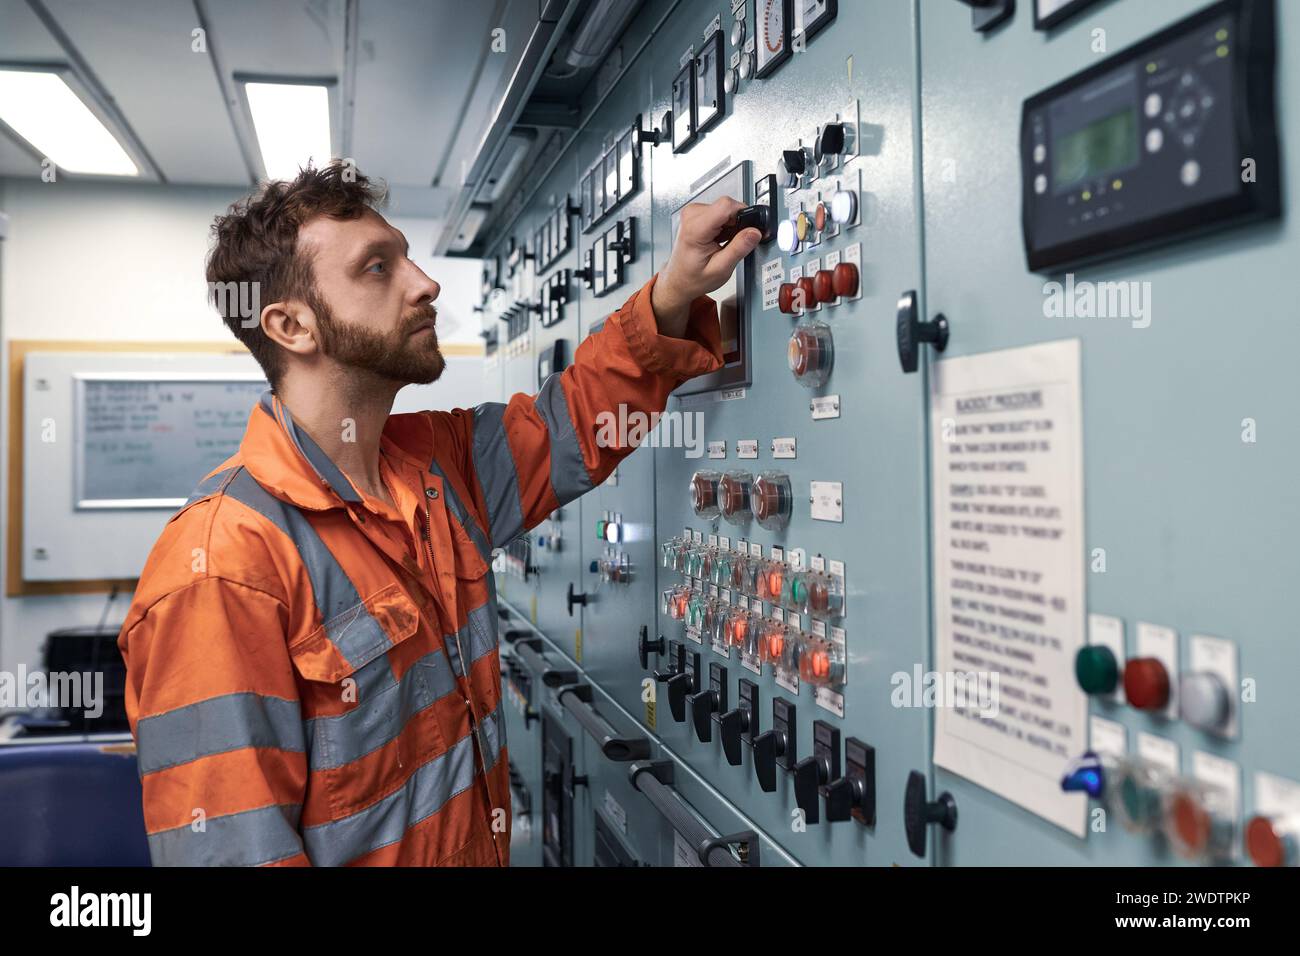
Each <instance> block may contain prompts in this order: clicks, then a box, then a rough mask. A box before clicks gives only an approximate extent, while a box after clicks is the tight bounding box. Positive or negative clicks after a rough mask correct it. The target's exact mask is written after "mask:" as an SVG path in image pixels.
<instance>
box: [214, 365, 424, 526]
mask: <svg viewBox="0 0 1300 956" xmlns="http://www.w3.org/2000/svg"><path fill="white" fill-rule="evenodd" d="M392 423H393V418H392V417H390V418H389V425H391V424H392ZM389 425H385V426H384V433H383V435H381V436H380V439H379V448H380V451H382V452H383V453H384V454H386V455H389V456H390V457H392V458H400V459H402V460H403V461H405V462H406V463H407V464H408V465H411V466H412V467H414V468H416V469H417V470H420V471H423V470H424V469H425V468H427V467H428V464H429V463H428V462H424V461H422V460H421V459H419V458H417V457H415V455H413V454H412V453H411V451H408V450H407V449H406V448H403V447H402V446H401V445H399V444H398V443H397V442H396V441H394V439H393V437H392V436H390V435H389ZM239 452H240V456H241V457H242V459H243V463H244V467H245V468H247V469H248V471H249V473H251V474H252V476H253V477H254V478H255V479H257V483H258V484H260V485H262V487H264V488H266V489H267V490H268V491H270V492H272V493H273V494H275V495H276V496H277V497H279V498H282V499H283V500H285V501H288V502H289V503H290V504H293V505H297V506H298V507H300V508H309V509H312V510H315V511H323V510H325V509H327V508H341V507H342V506H343V504H344V502H359V501H363V500H364V499H363V498H362V496H361V493H360V492H359V491H357V489H356V488H355V487H354V486H353V484H352V482H351V481H349V480H348V477H347V475H345V474H344V473H343V469H341V468H339V466H338V465H336V464H334V462H333V461H332V460H331V459H330V457H329V455H327V454H325V452H324V450H323V449H322V448H321V447H320V445H318V444H316V442H315V441H313V440H312V437H311V436H310V435H308V434H307V432H306V431H304V430H303V429H302V428H300V427H299V426H298V424H297V423H296V422H294V420H293V415H292V414H291V413H290V411H289V408H288V406H286V405H285V404H284V402H282V401H280V399H279V398H278V397H276V396H275V395H273V394H272V393H271V391H270V389H267V391H265V392H263V393H262V398H261V400H260V401H259V402H258V404H257V407H256V408H254V409H253V413H252V415H251V416H250V417H249V419H248V428H247V430H246V431H245V432H244V438H243V441H242V442H241V443H240V446H239Z"/></svg>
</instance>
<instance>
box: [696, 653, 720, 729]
mask: <svg viewBox="0 0 1300 956" xmlns="http://www.w3.org/2000/svg"><path fill="white" fill-rule="evenodd" d="M726 708H727V668H726V667H725V666H723V665H722V664H719V663H718V662H717V661H710V662H709V686H708V687H707V688H705V689H704V690H702V691H700V692H699V693H697V694H692V695H691V723H693V724H694V725H695V736H696V737H698V738H699V741H700V743H702V744H707V743H709V742H710V741H712V740H713V719H712V718H713V715H714V713H715V712H716V713H721V712H722V711H724V710H726Z"/></svg>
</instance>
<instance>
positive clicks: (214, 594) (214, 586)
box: [118, 577, 310, 866]
mask: <svg viewBox="0 0 1300 956" xmlns="http://www.w3.org/2000/svg"><path fill="white" fill-rule="evenodd" d="M287 620H288V611H287V609H286V608H285V606H284V604H283V603H282V602H281V601H280V600H279V599H278V598H276V597H274V596H272V595H270V594H267V593H266V592H264V591H261V590H258V589H256V588H254V587H250V586H248V585H245V584H238V583H235V582H233V581H229V580H226V579H224V578H220V577H203V578H199V579H197V580H195V581H193V582H192V583H189V584H187V585H185V586H183V587H180V588H178V589H176V590H174V591H171V592H170V593H168V594H166V595H165V596H164V597H162V598H161V599H160V600H158V601H157V602H155V603H154V604H153V605H151V606H150V607H148V608H147V609H146V610H145V611H144V612H143V614H142V615H140V616H138V618H137V619H136V620H135V621H134V623H130V622H128V623H129V629H124V630H123V632H122V634H121V635H120V636H119V638H118V646H119V647H120V648H121V650H122V655H123V657H124V658H125V659H126V663H127V675H128V678H127V688H126V705H127V716H128V719H129V720H130V724H131V732H132V733H133V734H134V735H135V740H136V749H137V752H138V755H139V761H140V780H141V784H142V786H143V789H144V820H145V829H146V830H147V831H148V835H149V852H150V855H151V857H152V859H153V863H154V865H155V866H169V865H170V866H255V865H295V864H296V865H310V861H309V860H308V858H307V856H306V854H305V853H304V851H303V843H302V837H301V832H300V830H299V820H300V818H301V813H302V804H303V799H304V796H305V794H306V787H307V744H306V740H307V734H306V729H305V727H304V722H303V719H302V708H301V704H300V702H299V699H298V692H297V683H296V680H295V677H294V671H293V665H292V663H291V661H290V658H289V652H288V648H287V643H286V640H285V629H286V627H287Z"/></svg>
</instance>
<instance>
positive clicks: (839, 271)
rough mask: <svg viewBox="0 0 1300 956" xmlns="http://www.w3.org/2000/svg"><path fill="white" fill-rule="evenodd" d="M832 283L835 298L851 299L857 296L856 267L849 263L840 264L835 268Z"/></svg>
mask: <svg viewBox="0 0 1300 956" xmlns="http://www.w3.org/2000/svg"><path fill="white" fill-rule="evenodd" d="M832 282H833V291H834V292H835V294H836V295H837V296H846V297H848V298H852V297H853V296H855V295H857V294H858V267H857V266H855V265H854V264H853V263H851V262H841V263H840V264H839V265H837V266H836V267H835V272H834V276H833V279H832Z"/></svg>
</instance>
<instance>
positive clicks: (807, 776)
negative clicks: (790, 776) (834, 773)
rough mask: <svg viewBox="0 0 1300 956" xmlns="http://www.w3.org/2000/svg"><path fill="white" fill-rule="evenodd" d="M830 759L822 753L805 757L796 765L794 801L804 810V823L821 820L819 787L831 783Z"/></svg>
mask: <svg viewBox="0 0 1300 956" xmlns="http://www.w3.org/2000/svg"><path fill="white" fill-rule="evenodd" d="M830 778H831V766H830V761H829V760H828V759H827V758H826V757H824V756H821V755H813V756H811V757H804V758H803V759H802V760H800V761H799V762H798V763H797V764H795V765H794V802H795V803H796V804H797V805H798V806H799V809H801V810H803V819H804V823H820V822H821V800H820V799H819V797H820V793H819V792H818V789H817V788H818V787H820V786H821V785H822V784H824V783H829V782H830Z"/></svg>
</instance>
